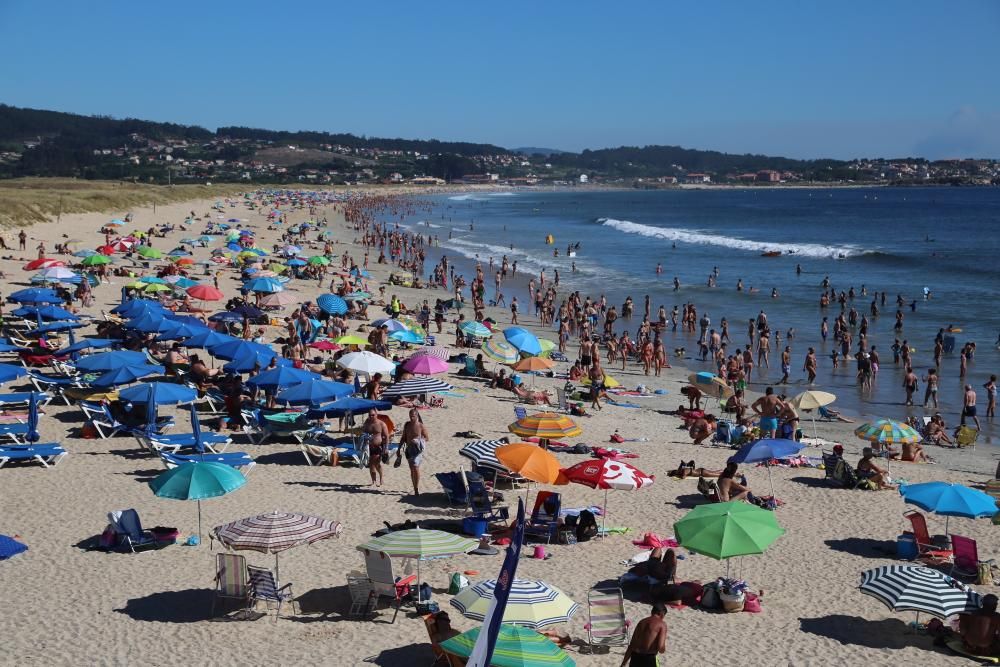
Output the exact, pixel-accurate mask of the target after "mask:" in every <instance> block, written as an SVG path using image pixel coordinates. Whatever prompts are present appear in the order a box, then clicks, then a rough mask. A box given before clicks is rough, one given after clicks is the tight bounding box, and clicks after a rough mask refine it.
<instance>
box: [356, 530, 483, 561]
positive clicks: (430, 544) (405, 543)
mask: <svg viewBox="0 0 1000 667" xmlns="http://www.w3.org/2000/svg"><path fill="white" fill-rule="evenodd" d="M478 546H479V542H477V541H476V540H470V539H468V538H466V537H462V536H460V535H455V534H453V533H446V532H444V531H443V530H427V529H424V528H411V529H410V530H397V531H394V532H391V533H387V534H386V535H383V536H381V537H376V538H374V539H371V540H368V541H367V542H365V543H364V544H360V545H358V550H359V551H382V552H384V553H386V554H388V555H389V556H390V557H392V558H416V559H418V560H430V559H432V558H447V557H448V556H454V555H455V554H467V553H469V552H470V551H472V550H473V549H475V548H476V547H478Z"/></svg>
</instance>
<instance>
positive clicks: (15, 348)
mask: <svg viewBox="0 0 1000 667" xmlns="http://www.w3.org/2000/svg"><path fill="white" fill-rule="evenodd" d="M28 349H31V348H27V347H21V346H20V345H11V344H10V343H7V342H2V343H0V352H21V351H23V350H28Z"/></svg>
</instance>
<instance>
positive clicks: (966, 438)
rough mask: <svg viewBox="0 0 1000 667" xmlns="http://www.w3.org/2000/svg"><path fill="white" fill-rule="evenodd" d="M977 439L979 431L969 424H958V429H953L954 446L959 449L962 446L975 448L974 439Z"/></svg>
mask: <svg viewBox="0 0 1000 667" xmlns="http://www.w3.org/2000/svg"><path fill="white" fill-rule="evenodd" d="M978 439H979V431H977V430H976V429H974V428H972V427H971V426H959V427H958V430H957V431H955V446H956V447H958V448H959V449H961V448H962V447H972V449H975V448H976V440H978Z"/></svg>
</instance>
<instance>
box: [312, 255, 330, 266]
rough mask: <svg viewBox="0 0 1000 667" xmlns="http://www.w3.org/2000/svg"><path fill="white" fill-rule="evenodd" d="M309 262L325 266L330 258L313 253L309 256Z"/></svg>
mask: <svg viewBox="0 0 1000 667" xmlns="http://www.w3.org/2000/svg"><path fill="white" fill-rule="evenodd" d="M309 263H310V264H312V265H313V266H327V265H328V264H329V263H330V260H328V259H327V258H326V257H323V255H314V256H312V257H310V258H309Z"/></svg>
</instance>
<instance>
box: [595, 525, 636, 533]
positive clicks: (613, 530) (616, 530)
mask: <svg viewBox="0 0 1000 667" xmlns="http://www.w3.org/2000/svg"><path fill="white" fill-rule="evenodd" d="M631 532H632V529H631V528H629V527H628V526H608V527H606V528H598V529H597V533H598V534H599V535H627V534H628V533H631Z"/></svg>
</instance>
